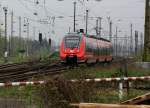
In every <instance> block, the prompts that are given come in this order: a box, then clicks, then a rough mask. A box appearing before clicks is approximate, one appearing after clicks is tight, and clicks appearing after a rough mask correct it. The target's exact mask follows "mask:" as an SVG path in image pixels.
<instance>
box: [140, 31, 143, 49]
mask: <svg viewBox="0 0 150 108" xmlns="http://www.w3.org/2000/svg"><path fill="white" fill-rule="evenodd" d="M140 37H141V39H140V40H141V52H142V51H143V33H142V32H141V36H140Z"/></svg>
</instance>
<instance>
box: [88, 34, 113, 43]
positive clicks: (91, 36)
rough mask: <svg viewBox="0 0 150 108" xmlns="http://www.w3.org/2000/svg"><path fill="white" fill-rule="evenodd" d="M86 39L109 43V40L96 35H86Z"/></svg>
mask: <svg viewBox="0 0 150 108" xmlns="http://www.w3.org/2000/svg"><path fill="white" fill-rule="evenodd" d="M86 37H90V38H94V39H98V40H103V41H106V42H110V41H109V40H107V39H104V38H101V37H98V36H96V35H87V36H86Z"/></svg>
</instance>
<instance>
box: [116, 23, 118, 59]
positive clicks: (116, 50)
mask: <svg viewBox="0 0 150 108" xmlns="http://www.w3.org/2000/svg"><path fill="white" fill-rule="evenodd" d="M117 38H118V27H117V26H116V37H115V40H116V41H115V48H116V56H117V51H118V48H117V42H118V40H117Z"/></svg>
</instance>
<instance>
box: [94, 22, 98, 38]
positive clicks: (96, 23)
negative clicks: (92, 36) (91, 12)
mask: <svg viewBox="0 0 150 108" xmlns="http://www.w3.org/2000/svg"><path fill="white" fill-rule="evenodd" d="M95 30H96V35H97V36H98V19H97V20H96V28H95Z"/></svg>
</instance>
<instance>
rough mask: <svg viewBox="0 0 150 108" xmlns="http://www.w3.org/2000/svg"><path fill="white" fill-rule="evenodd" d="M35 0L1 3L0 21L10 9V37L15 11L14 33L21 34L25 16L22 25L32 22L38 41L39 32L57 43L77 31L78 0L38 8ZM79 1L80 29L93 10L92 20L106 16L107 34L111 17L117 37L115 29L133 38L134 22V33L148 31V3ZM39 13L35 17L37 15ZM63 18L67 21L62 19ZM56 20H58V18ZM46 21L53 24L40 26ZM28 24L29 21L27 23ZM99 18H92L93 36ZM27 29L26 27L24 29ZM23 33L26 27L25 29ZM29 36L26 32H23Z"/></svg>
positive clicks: (51, 1)
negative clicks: (74, 11) (11, 17)
mask: <svg viewBox="0 0 150 108" xmlns="http://www.w3.org/2000/svg"><path fill="white" fill-rule="evenodd" d="M34 1H37V0H0V4H1V5H2V6H1V9H0V14H1V13H2V14H1V17H0V21H1V23H2V22H3V20H4V18H3V16H4V12H3V10H2V7H3V6H7V7H8V10H9V12H8V26H9V27H8V28H9V30H8V32H9V33H8V34H10V12H11V11H12V10H13V12H14V31H15V32H14V34H15V35H17V34H18V17H19V16H21V17H22V24H23V23H24V17H27V18H29V19H32V20H29V23H30V37H32V38H33V27H36V37H35V38H36V39H37V38H38V34H37V33H38V32H39V31H41V32H42V33H44V34H46V36H47V37H51V38H52V39H54V40H56V41H57V42H59V41H60V39H61V38H62V37H63V36H64V34H66V33H67V32H68V30H69V27H71V30H73V17H72V16H73V2H74V1H75V0H64V1H57V0H45V1H46V4H45V7H44V0H38V1H39V4H38V5H36V4H35V3H34ZM76 1H77V13H76V14H77V22H76V23H77V29H80V28H85V19H84V16H85V10H86V9H89V16H90V17H102V18H103V19H102V27H103V35H108V19H107V17H110V18H111V20H112V21H113V34H114V33H115V27H116V26H118V28H119V29H120V30H121V32H120V33H119V35H120V36H124V35H125V34H127V35H130V32H129V31H130V23H133V27H134V30H135V29H136V30H138V31H140V32H143V29H144V11H145V10H144V5H145V3H144V2H145V0H102V1H101V2H96V1H95V0H89V2H87V1H86V0H84V2H79V1H83V0H76ZM35 12H37V13H38V15H37V16H35V15H33V13H35ZM59 16H63V18H58V17H59ZM54 17H55V19H54ZM40 19H42V20H46V21H48V23H51V24H40V23H39V22H36V21H37V20H40ZM25 22H26V21H25ZM95 22H96V21H95V19H91V18H89V25H88V30H89V33H95V31H94V30H93V28H94V27H95ZM24 29H25V28H24ZM22 31H24V30H23V26H22ZM22 35H23V36H26V33H22Z"/></svg>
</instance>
